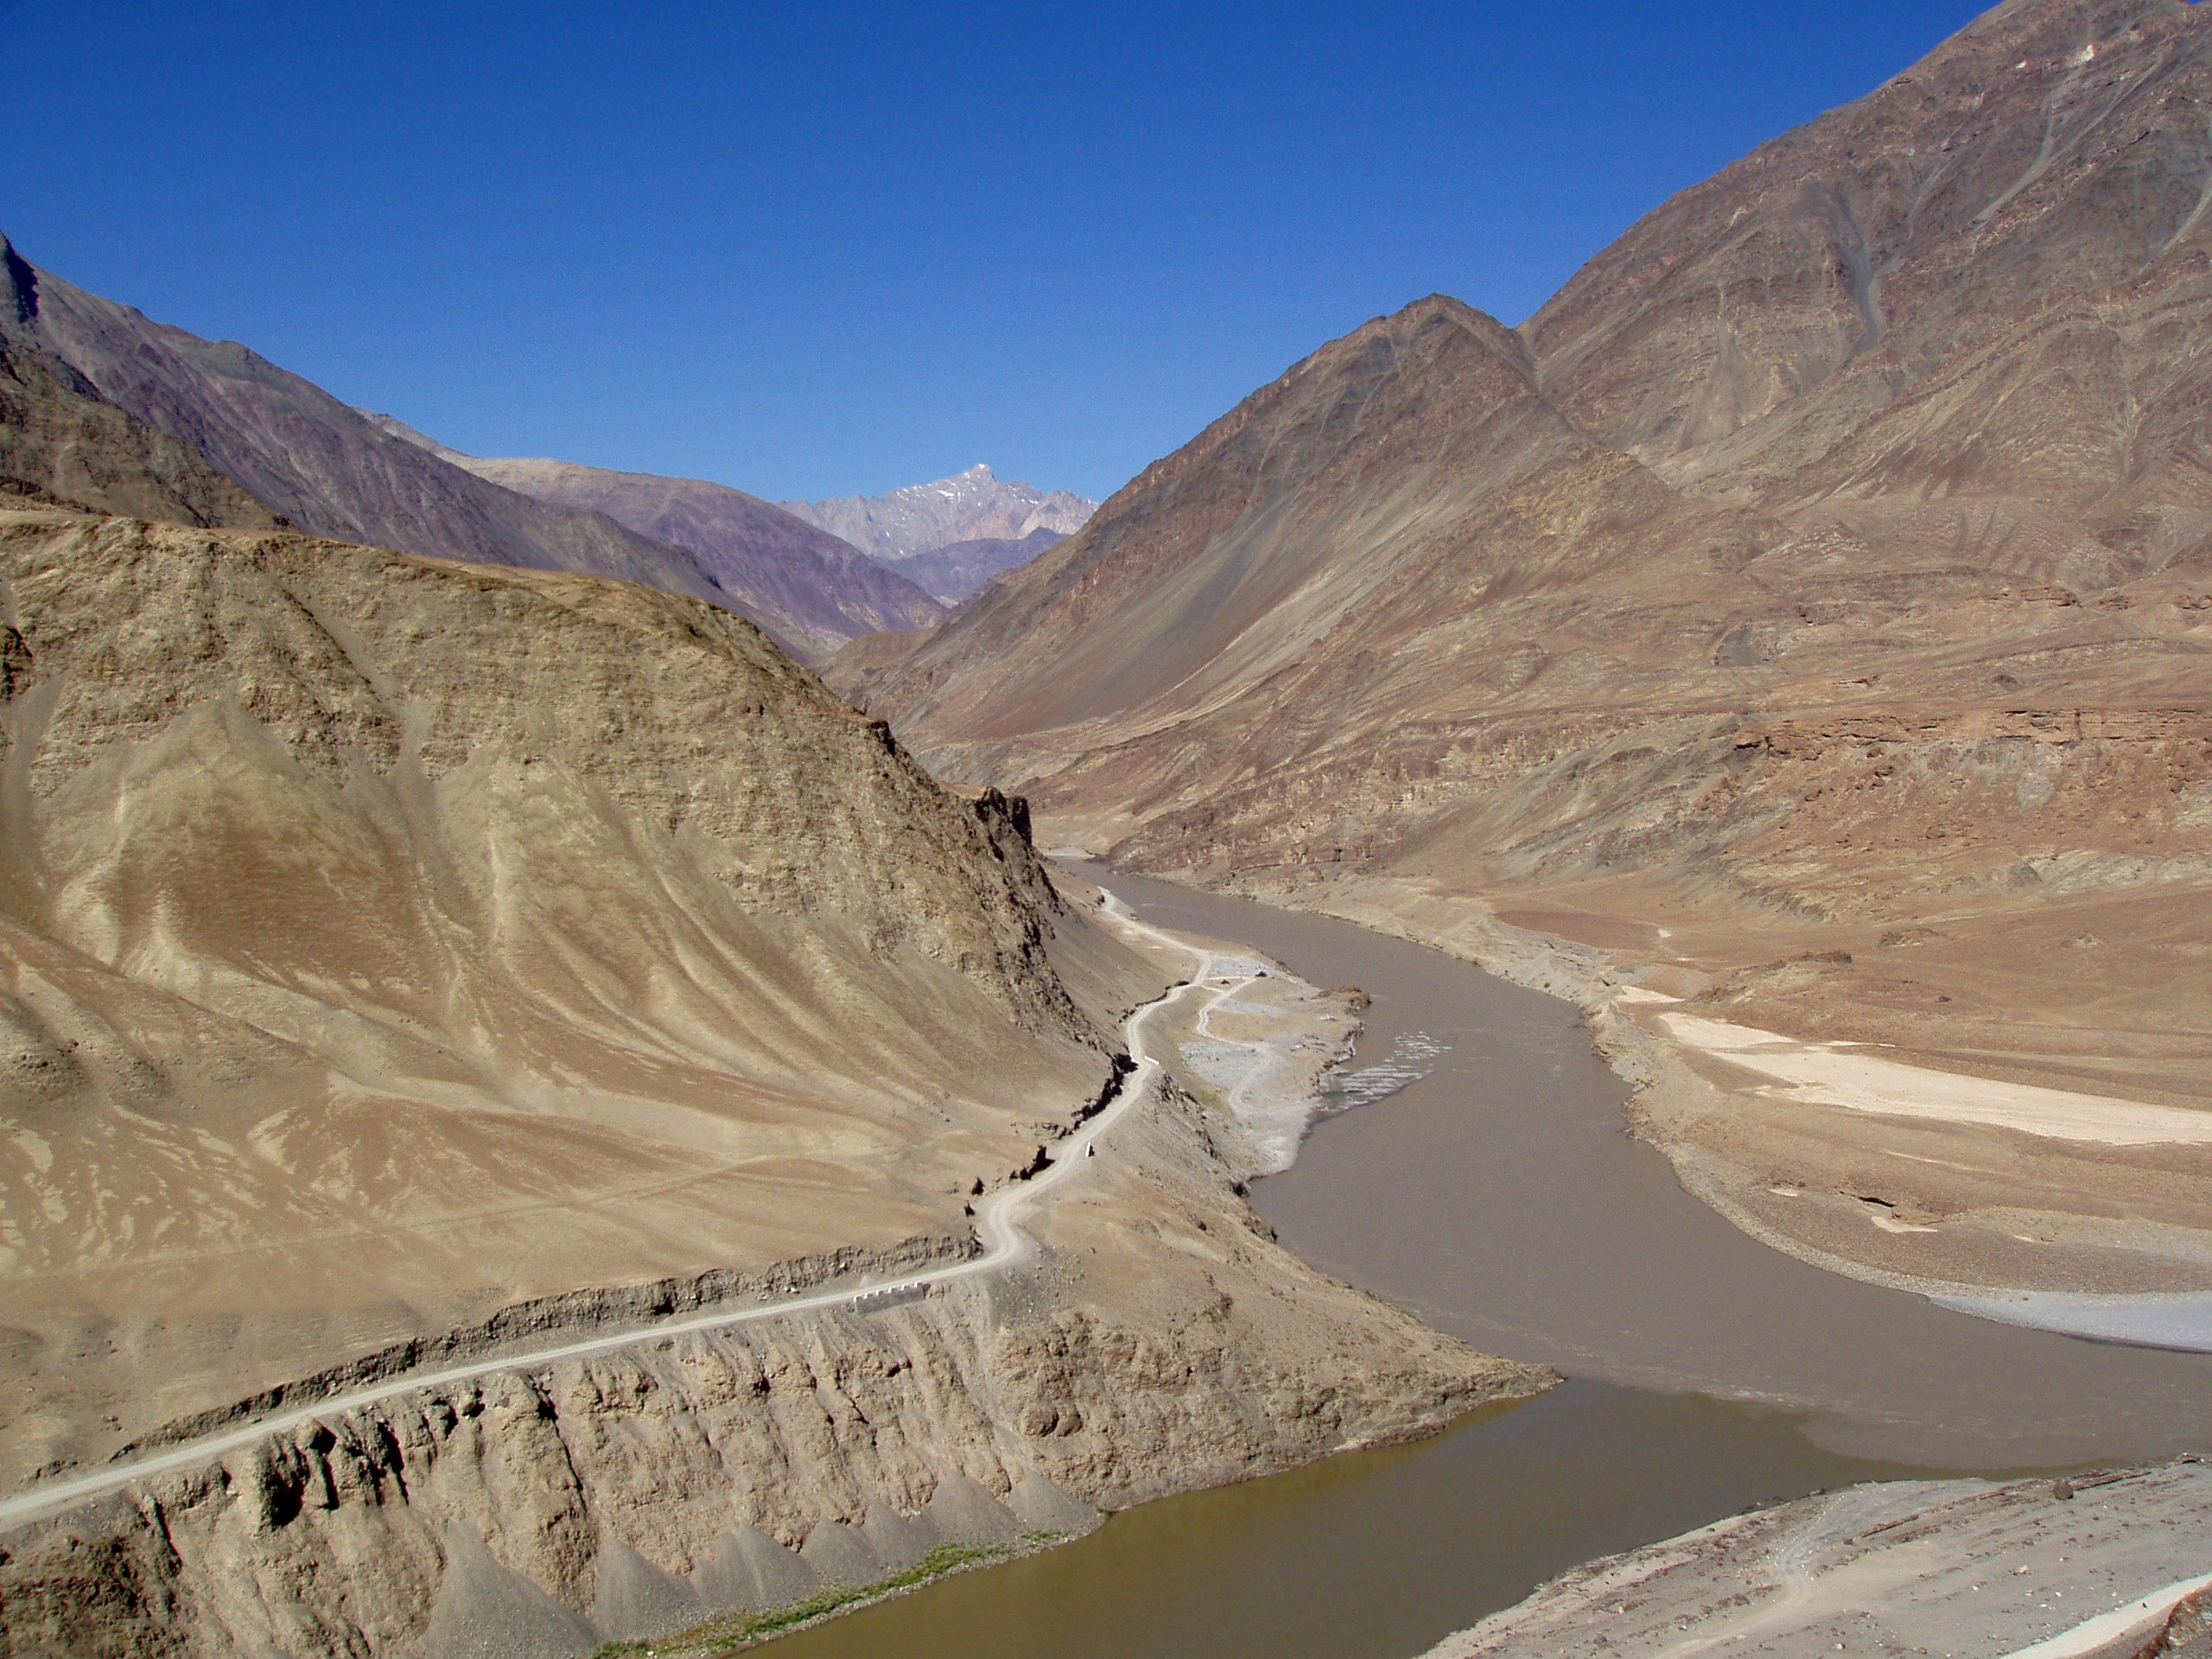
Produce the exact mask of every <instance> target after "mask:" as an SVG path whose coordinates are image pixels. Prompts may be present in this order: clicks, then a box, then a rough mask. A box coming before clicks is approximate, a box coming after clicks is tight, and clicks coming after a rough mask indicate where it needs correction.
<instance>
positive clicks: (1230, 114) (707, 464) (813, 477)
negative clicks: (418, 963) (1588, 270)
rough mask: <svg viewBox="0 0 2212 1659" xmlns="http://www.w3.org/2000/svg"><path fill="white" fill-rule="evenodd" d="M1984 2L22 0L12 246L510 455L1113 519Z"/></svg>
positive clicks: (10, 100)
mask: <svg viewBox="0 0 2212 1659" xmlns="http://www.w3.org/2000/svg"><path fill="white" fill-rule="evenodd" d="M1977 10H1980V8H1979V7H1978V6H1977V5H1975V4H1973V3H1970V0H1829V3H1827V4H1818V5H1808V4H1794V3H1792V4H1777V3H1775V0H1699V3H1689V4H1674V5H1663V4H1651V3H1625V0H1585V3H1582V4H1579V5H1575V4H1566V5H1562V4H1560V3H1556V0H1527V3H1521V0H1515V3H1495V4H1486V5H1471V4H1462V5H1452V4H1450V3H1426V4H1409V5H1396V4H1374V5H1348V6H1332V7H1298V8H1290V7H1281V8H1271V7H1256V6H1255V7H1236V6H1227V5H1214V4H1203V3H1199V4H1175V5H1160V6H1153V5H1146V4H1128V5H1116V6H1094V7H1058V6H1048V5H1033V6H1021V7H1008V8H999V7H995V6H988V5H967V6H960V7H950V6H938V5H929V4H912V5H880V6H849V7H833V6H815V7H808V6H804V5H782V6H753V5H703V4H698V5H685V4H658V5H656V4H639V5H634V6H606V5H594V6H569V5H563V4H559V3H544V4H540V5H534V6H522V5H514V6H510V7H493V6H486V5H474V4H469V3H466V0H453V3H440V4H435V5H432V4H421V3H416V0H378V3H376V4H372V5H359V6H344V7H340V6H335V5H322V4H314V3H308V4H301V3H297V0H293V3H286V4H282V5H275V4H271V5H266V6H259V5H246V4H226V3H222V0H211V3H208V4H206V5H194V6H181V5H175V4H158V5H157V4H152V3H144V4H137V5H118V4H111V3H105V0H0V26H4V35H0V38H4V39H5V40H6V41H7V42H8V47H9V56H10V60H11V63H12V65H13V73H11V74H10V76H9V84H8V96H7V98H6V99H5V100H4V101H0V134H4V137H5V142H6V145H7V149H6V153H7V154H9V155H10V156H14V157H15V158H16V159H15V162H14V163H13V164H12V165H11V166H10V168H9V174H10V178H9V184H8V188H7V191H6V193H5V195H4V197H0V228H4V230H5V231H6V232H7V233H8V234H9V235H10V237H11V238H14V240H15V241H16V244H17V245H18V246H19V247H20V248H21V250H22V251H23V252H24V254H25V255H26V256H27V257H29V258H30V259H32V260H33V261H34V262H35V263H36V264H41V265H44V266H46V267H48V269H50V270H54V271H55V272H57V273H58V274H60V275H61V276H63V277H67V278H69V279H70V280H71V281H73V282H75V283H79V285H81V286H84V287H86V288H90V289H93V290H95V291H96V292H99V293H103V294H105V295H108V296H111V297H112V298H115V299H118V300H123V301H126V302H130V303H132V304H135V305H137V306H138V307H139V308H142V309H143V310H144V311H146V312H147V313H149V315H153V316H155V317H157V318H160V319H162V320H163V321H170V322H175V323H179V324H181V325H182V326H184V327H188V328H191V329H193V330H194V331H195V332H197V333H200V334H210V335H217V336H224V337H228V338H232V339H238V340H245V341H246V342H247V343H248V344H250V345H251V346H254V347H255V348H256V349H257V350H259V351H260V352H262V353H264V354H265V355H266V356H269V357H270V358H273V359H275V360H276V361H277V362H279V363H282V364H283V365H285V366H287V367H289V368H292V369H296V370H297V371H299V372H301V373H303V374H305V375H307V376H308V377H309V378H312V379H314V380H316V381H318V382H320V383H321V384H322V385H325V386H327V387H328V388H329V389H330V390H331V391H334V392H336V393H337V394H338V395H339V396H340V397H345V398H346V399H348V400H350V401H352V402H355V403H359V404H369V405H372V406H373V407H376V408H380V409H386V410H391V411H392V412H393V413H395V414H397V415H398V416H401V417H402V418H404V419H405V420H408V421H411V422H413V423H415V424H416V425H418V426H420V427H422V428H423V429H426V430H427V431H429V432H430V433H432V434H434V435H436V436H438V437H441V438H442V439H444V440H446V441H447V442H451V443H454V444H456V445H458V446H459V447H461V448H464V449H468V450H472V451H474V452H477V453H480V454H551V455H559V456H563V457H565V458H568V459H571V460H577V461H591V462H595V463H598V464H601V465H606V466H614V467H632V468H637V469H641V470H649V471H657V472H673V473H683V474H694V475H700V476H704V477H709V478H715V479H720V480H724V481H726V482H729V483H733V484H737V485H740V486H742V487H744V488H747V489H750V490H753V491H756V492H759V493H762V494H765V495H768V496H772V497H792V496H805V497H813V496H821V495H827V494H842V493H849V492H852V491H856V490H867V491H871V492H872V491H876V490H881V489H886V488H889V487H892V486H896V485H899V484H905V483H910V482H914V481H917V480H922V479H925V478H931V477H935V476H938V475H940V474H944V473H948V472H951V471H954V470H957V468H959V467H964V466H967V465H969V464H970V463H972V462H974V461H989V462H991V463H992V465H993V466H995V467H997V468H998V470H999V471H1000V473H1001V475H1002V476H1014V477H1023V478H1028V479H1031V480H1034V481H1035V482H1037V483H1039V484H1041V485H1047V486H1068V487H1071V488H1075V489H1078V490H1082V491H1084V492H1085V493H1090V494H1093V495H1099V496H1103V495H1104V494H1106V493H1108V492H1109V491H1110V490H1112V489H1113V488H1115V487H1116V486H1118V485H1119V484H1120V483H1122V481H1123V480H1125V479H1127V478H1128V476H1129V475H1130V474H1133V473H1134V472H1135V471H1136V470H1137V469H1138V468H1139V467H1142V466H1143V465H1144V464H1145V463H1146V462H1147V461H1150V460H1152V459H1153V458H1154V457H1155V456H1157V455H1160V454H1166V452H1167V451H1169V450H1171V449H1173V448H1175V447H1176V446H1177V445H1179V444H1180V443H1182V442H1184V441H1185V439H1187V438H1188V437H1189V436H1190V435H1192V433H1194V432H1196V431H1197V430H1198V429H1199V428H1200V427H1201V426H1203V425H1204V424H1205V423H1206V422H1207V421H1209V420H1211V419H1212V418H1213V417H1214V416H1217V415H1218V414H1220V413H1221V412H1222V411H1223V410H1226V409H1227V408H1229V407H1230V405H1231V404H1234V403H1235V402H1236V400H1237V399H1238V398H1240V397H1243V395H1244V394H1245V393H1246V392H1248V391H1250V390H1251V389H1252V388H1253V387H1254V386H1255V385H1260V384H1262V383H1263V382H1265V381H1266V380H1268V379H1269V378H1273V377H1274V375H1276V374H1278V373H1280V372H1281V371H1282V370H1283V369H1284V368H1285V367H1286V366H1287V365H1289V364H1290V363H1292V362H1293V361H1294V360H1296V359H1298V358H1300V357H1301V356H1303V355H1304V354H1305V353H1306V352H1308V351H1310V350H1312V349H1313V347H1314V346H1317V345H1319V344H1320V343H1321V342H1322V341H1323V340H1326V339H1329V338H1331V337H1332V336H1334V335H1337V334H1342V333H1344V331H1345V330H1347V329H1350V328H1352V327H1357V325H1358V324H1359V323H1360V322H1362V321H1364V320H1365V319H1367V318H1368V317H1370V316H1373V315H1376V314H1378V313H1381V312H1384V311H1389V310H1392V309H1395V308H1396V307H1398V306H1400V305H1402V304H1403V303H1405V302H1407V301H1408V300H1412V299H1414V298H1417V297H1419V296H1421V295H1423V294H1427V293H1430V292H1432V291H1435V290H1439V289H1441V290H1443V291H1444V292H1446V293H1450V294H1455V295H1457V296H1459V297H1460V298H1462V299H1464V300H1466V301H1468V302H1471V303H1472V304H1475V305H1478V306H1480V307H1482V308H1484V309H1486V310H1489V311H1491V312H1494V313H1496V314H1497V315H1499V316H1501V317H1503V319H1505V320H1506V321H1509V322H1512V321H1519V320H1520V319H1521V318H1522V317H1523V316H1525V315H1527V314H1528V313H1529V312H1530V311H1532V310H1534V309H1535V308H1536V307H1537V306H1538V305H1539V304H1541V302H1542V301H1543V300H1544V298H1545V297H1546V296H1548V294H1550V293H1551V292H1552V290H1553V289H1555V288H1557V287H1558V286H1559V284H1560V283H1561V282H1563V281H1564V280H1565V279H1566V278H1567V277H1568V276H1569V275H1570V274H1571V273H1572V272H1573V270H1574V269H1575V267H1576V266H1577V265H1579V264H1580V263H1581V262H1582V261H1583V260H1584V259H1586V258H1587V257H1589V256H1590V255H1591V254H1592V253H1593V252H1595V251H1597V250H1598V249H1599V247H1601V246H1603V245H1605V242H1607V241H1608V240H1609V239H1611V238H1612V237H1613V236H1614V235H1616V234H1617V233H1618V232H1619V231H1621V230H1622V229H1623V228H1624V226H1627V225H1628V224H1629V222H1630V220H1632V219H1634V218H1635V217H1636V216H1637V214H1638V213H1642V212H1643V211H1644V210H1645V209H1647V208H1649V207H1652V206H1653V205H1655V204H1656V203H1657V202H1658V201H1660V200H1662V199H1663V198H1664V197H1665V196H1667V195H1668V194H1669V193H1670V192H1672V191H1674V190H1676V189H1678V188H1681V187H1682V186H1684V185H1687V184H1689V183H1692V182H1694V181H1696V180H1698V179H1700V178H1701V177H1704V176H1705V175H1707V174H1709V173H1711V172H1713V171H1714V170H1715V169H1717V168H1719V167H1721V166H1723V165H1725V164H1726V162H1729V161H1731V160H1732V159H1733V158H1734V157H1736V156H1738V155H1740V154H1741V153H1743V152H1744V151H1745V150H1746V149H1749V148H1751V146H1752V145H1753V144H1755V143H1758V142H1759V141H1760V140H1762V139H1764V138H1766V137H1771V136H1773V135H1774V134H1776V133H1778V132H1780V131H1782V130H1784V129H1786V128H1788V127H1789V126H1792V125H1794V124H1797V123H1799V122H1801V121H1804V120H1807V119H1809V118H1811V117H1813V116H1815V115H1816V114H1818V113H1819V112H1820V111H1822V110H1824V109H1827V108H1828V107H1830V106H1832V105H1836V104H1838V103H1841V102H1844V101H1847V100H1848V99H1852V98H1853V97H1856V96H1858V95H1859V93H1861V92H1866V91H1868V90H1870V89H1871V88H1872V87H1873V86H1875V85H1876V84H1877V83H1878V82H1879V81H1880V80H1882V79H1885V77H1887V76H1888V75H1891V74H1892V73H1896V72H1897V70H1899V69H1902V68H1904V67H1905V66H1906V65H1908V64H1909V63H1910V62H1911V61H1912V60H1914V59H1916V58H1917V57H1918V56H1920V55H1921V54H1923V52H1925V51H1926V50H1927V49H1928V48H1929V47H1931V46H1933V45H1934V44H1935V43H1936V41H1938V40H1940V39H1942V37H1943V36H1944V35H1948V33H1950V32H1951V31H1952V30H1954V29H1957V28H1958V27H1960V26H1961V24H1963V23H1965V22H1967V21H1968V19H1969V18H1970V17H1971V16H1973V15H1974V13H1975V12H1976V11H1977Z"/></svg>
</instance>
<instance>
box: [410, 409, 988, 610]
mask: <svg viewBox="0 0 2212 1659" xmlns="http://www.w3.org/2000/svg"><path fill="white" fill-rule="evenodd" d="M448 453H449V454H450V452H448ZM453 459H454V464H455V465H456V466H459V467H463V468H465V469H466V470H467V471H469V472H472V473H474V474H476V475H477V476H478V477H479V478H483V479H488V480H491V481H492V482H493V483H494V484H497V485H499V486H501V487H502V488H504V489H510V490H513V491H515V492H517V493H519V494H523V495H527V496H530V497H531V498H532V499H536V500H539V501H550V502H555V503H557V504H558V505H563V506H569V507H580V508H583V509H585V510H587V511H589V512H603V513H605V514H606V515H607V517H608V518H612V519H613V520H614V521H615V522H616V523H617V524H626V525H628V526H629V527H630V528H631V529H632V530H634V531H637V532H638V533H639V534H640V535H642V536H650V537H652V538H653V539H654V540H656V541H661V542H667V543H671V545H673V546H676V547H680V548H683V549H685V550H687V551H689V552H691V553H694V554H696V555H697V556H698V557H699V559H700V561H701V562H702V563H703V564H704V565H705V567H706V568H707V569H708V570H709V572H710V573H711V574H712V575H713V576H714V578H715V581H716V582H718V583H720V584H721V588H722V589H723V591H724V592H726V593H730V594H736V595H737V596H739V597H740V598H741V599H742V600H743V601H745V603H746V605H747V607H749V608H750V609H751V610H752V611H753V613H754V614H756V615H765V616H772V617H775V618H777V619H778V620H779V623H780V624H781V632H783V634H784V635H785V638H786V639H792V638H794V637H795V638H796V639H798V642H800V643H801V644H803V645H805V646H806V647H808V648H810V650H811V651H813V652H823V651H832V650H835V649H836V647H837V646H839V645H843V644H844V643H845V642H846V641H847V640H849V639H853V638H855V636H856V635H859V634H863V633H876V632H886V631H890V632H899V631H903V630H906V629H910V628H927V627H933V626H936V625H937V624H938V623H939V622H942V621H944V619H945V616H946V614H947V613H946V611H945V608H944V606H942V605H940V604H939V603H938V601H937V600H935V599H934V598H932V597H931V594H930V593H929V592H925V590H924V589H923V588H921V587H918V586H917V585H916V583H915V582H912V581H910V580H909V579H908V578H907V576H906V575H901V574H900V573H899V571H898V570H896V569H887V568H886V567H885V566H883V565H881V564H879V563H877V562H876V561H875V560H874V559H871V558H869V557H868V556H866V555H864V554H862V553H860V552H858V551H856V550H855V549H854V548H852V547H851V546H850V545H849V544H848V543H844V542H842V541H840V540H838V539H837V537H835V536H832V535H830V534H829V532H828V531H823V530H817V528H815V526H814V525H812V524H808V523H806V522H804V520H802V519H799V518H793V517H792V516H791V514H790V513H788V512H784V511H783V510H782V509H781V508H779V507H772V506H770V505H768V504H767V503H766V501H763V500H761V499H760V498H759V497H758V496H752V495H747V494H746V493H745V492H744V491H742V490H733V489H731V488H730V487H729V486H727V485H723V484H709V483H707V482H705V481H703V480H699V479H690V478H659V477H656V476H653V475H652V474H645V473H615V472H609V471H607V469H605V468H604V467H579V466H577V465H575V463H573V462H571V461H480V460H477V459H474V457H467V456H454V457H453Z"/></svg>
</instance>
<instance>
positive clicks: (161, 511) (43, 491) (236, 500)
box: [0, 339, 283, 529]
mask: <svg viewBox="0 0 2212 1659" xmlns="http://www.w3.org/2000/svg"><path fill="white" fill-rule="evenodd" d="M0 486H4V487H5V488H6V489H7V490H8V492H9V493H10V494H14V495H19V496H27V497H29V498H31V499H42V500H47V501H57V502H66V503H70V504H73V505H79V506H86V507H90V508H93V509H95V510H97V511H99V512H122V513H130V514H133V515H135V516H137V517H139V518H165V519H169V520H172V521H174V522H175V523H177V524H200V525H225V526H228V527H231V528H234V529H253V528H263V529H267V528H273V527H274V526H276V525H277V524H280V523H281V522H283V521H282V520H281V519H279V518H277V515H276V514H275V513H273V512H270V510H269V509H268V508H267V507H265V506H264V505H262V504H261V503H260V502H258V501H257V500H255V499H253V498H252V497H251V496H250V495H248V494H247V493H245V491H244V490H242V489H240V488H239V487H238V486H237V485H236V484H233V483H232V481H231V480H229V479H227V478H226V477H225V476H224V475H223V474H220V473H219V472H217V471H216V470H215V469H214V467H212V466H210V465H208V462H207V457H206V456H205V455H202V454H200V452H199V451H198V450H197V449H194V448H193V447H192V446H191V445H190V444H188V443H186V442H182V441H181V440H179V439H176V438H173V437H171V436H169V435H168V433H166V432H157V431H156V430H155V429H153V428H152V427H150V426H148V425H147V424H146V423H144V422H143V421H141V420H139V419H137V417H136V416H132V415H130V414H129V413H128V412H127V411H125V410H120V409H118V408H117V407H116V406H115V405H114V404H110V403H106V402H104V401H103V400H102V399H101V398H100V397H99V394H98V393H97V392H95V391H93V390H92V387H91V386H89V385H86V384H85V382H84V380H83V378H82V377H80V376H79V375H77V374H75V373H73V372H72V371H70V370H69V369H68V368H67V366H65V365H62V364H60V363H56V362H55V361H54V360H53V359H51V358H49V357H48V356H47V355H46V354H45V353H43V352H41V351H39V350H38V349H37V348H36V347H35V346H28V345H24V344H22V343H20V342H13V343H11V342H10V341H8V340H5V339H0Z"/></svg>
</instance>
